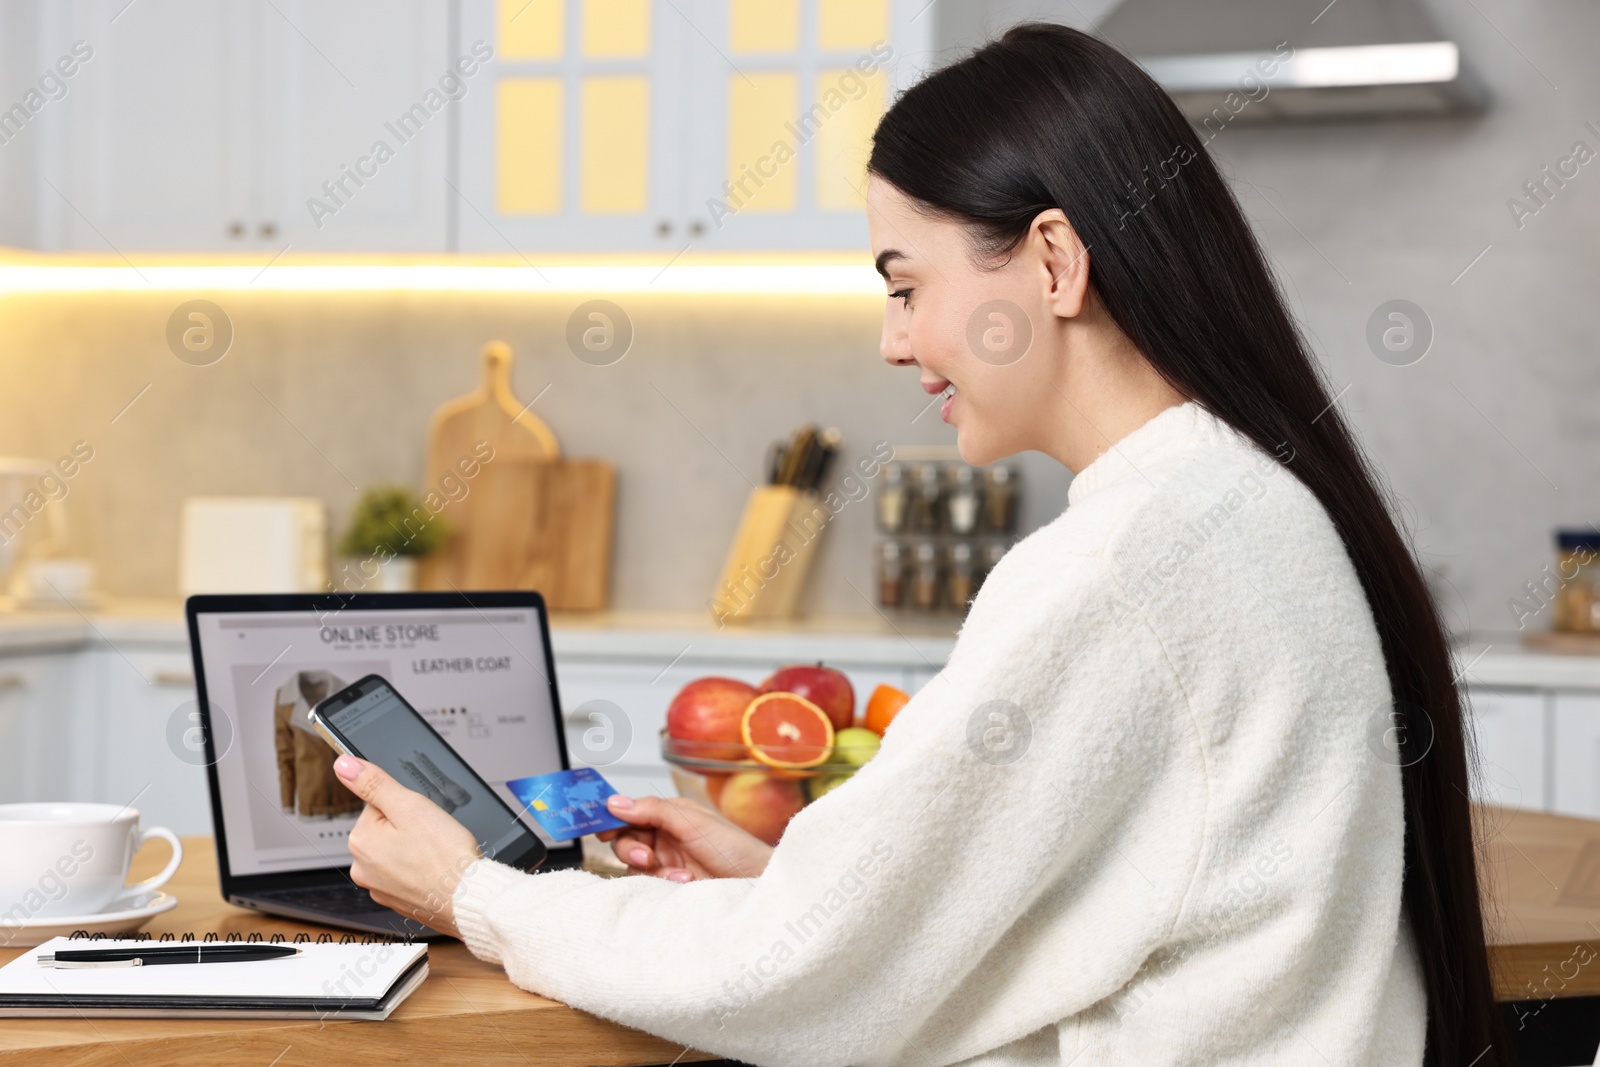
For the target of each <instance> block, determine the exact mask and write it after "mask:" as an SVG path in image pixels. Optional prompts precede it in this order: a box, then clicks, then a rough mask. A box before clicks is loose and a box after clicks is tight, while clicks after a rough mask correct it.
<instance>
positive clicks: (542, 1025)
mask: <svg viewBox="0 0 1600 1067" xmlns="http://www.w3.org/2000/svg"><path fill="white" fill-rule="evenodd" d="M1477 814H1478V820H1477V822H1478V833H1479V838H1480V847H1481V853H1482V856H1483V867H1482V870H1483V877H1484V882H1485V892H1486V895H1487V896H1488V898H1489V899H1488V905H1487V907H1488V911H1489V940H1490V957H1491V962H1492V964H1493V966H1494V968H1495V991H1496V994H1497V995H1498V996H1499V998H1500V999H1501V1000H1546V999H1553V998H1555V997H1571V996H1593V995H1600V822H1594V821H1591V820H1588V819H1571V818H1566V817H1563V816H1559V815H1544V814H1541V813H1538V812H1531V811H1520V810H1516V809H1511V808H1490V807H1481V808H1479V809H1478V813H1477ZM184 853H185V854H184V862H183V866H182V867H181V868H180V869H179V871H178V873H177V875H176V877H174V878H173V879H172V882H171V883H169V886H168V888H169V889H170V890H171V891H172V893H173V894H174V895H176V896H177V897H178V899H179V901H180V903H179V905H178V906H177V907H176V908H174V909H173V910H172V911H170V912H167V913H166V914H165V915H161V916H158V917H157V918H156V919H154V920H152V921H151V922H150V924H149V926H148V927H147V929H148V930H149V931H150V932H151V933H153V934H158V935H159V934H162V933H169V932H170V933H173V934H177V935H179V936H182V935H183V934H184V933H186V932H193V933H195V934H197V935H199V934H203V933H204V932H206V931H210V930H215V931H217V932H218V933H219V934H222V935H226V934H227V933H229V932H235V931H237V932H239V933H242V934H247V933H250V932H251V931H260V932H261V933H262V934H264V935H266V936H271V935H272V934H273V933H282V934H284V935H285V936H286V937H292V936H293V935H294V934H296V933H298V932H300V931H302V930H303V931H306V932H308V933H312V934H316V933H319V932H321V931H322V930H323V929H325V928H323V927H318V926H315V925H311V924H305V923H296V922H291V921H289V920H285V919H275V918H272V917H269V916H265V915H261V914H258V913H257V912H253V911H247V910H245V909H243V908H236V907H233V906H232V905H229V904H225V903H223V901H222V898H221V897H220V895H219V894H218V889H217V874H216V855H215V852H214V851H213V848H212V843H211V839H210V838H208V837H190V838H185V839H184ZM164 859H165V853H164V850H162V849H161V848H160V847H159V846H157V847H153V848H150V849H146V850H145V852H144V853H143V854H141V856H140V857H139V859H138V860H137V861H136V862H135V865H134V866H135V871H134V874H135V875H136V876H141V877H142V876H143V875H144V874H151V873H154V871H155V869H156V868H157V867H158V866H159V864H160V862H161V861H163V860H164ZM141 872H143V873H141ZM23 951H26V950H20V949H8V950H0V963H4V962H8V961H9V960H11V959H12V958H13V957H15V956H17V955H20V953H21V952H23ZM428 957H429V958H428V965H429V969H430V974H429V976H428V980H427V981H426V982H425V983H424V984H423V986H422V988H421V989H419V990H417V992H415V993H413V994H412V995H411V997H410V998H409V999H408V1000H407V1001H406V1002H405V1003H404V1004H402V1005H401V1006H400V1007H399V1008H398V1009H397V1010H396V1011H395V1013H394V1015H393V1016H391V1017H390V1018H389V1020H388V1021H387V1022H382V1023H363V1022H332V1023H321V1022H317V1021H315V1020H312V1021H307V1022H299V1021H296V1020H281V1019H226V1020H222V1019H93V1020H88V1019H84V1020H78V1019H7V1020H4V1021H0V1067H3V1065H6V1064H11V1063H19V1064H20V1063H26V1064H28V1065H29V1067H51V1065H55V1064H73V1065H75V1067H100V1065H106V1067H127V1065H128V1064H129V1063H134V1064H146V1063H161V1064H171V1065H174V1067H183V1065H188V1064H211V1063H218V1062H230V1063H231V1062H241V1063H259V1064H261V1065H262V1067H267V1065H269V1064H271V1065H274V1067H295V1065H297V1064H325V1063H329V1062H338V1060H339V1059H346V1060H347V1062H352V1063H356V1062H360V1063H388V1064H405V1063H452V1062H457V1061H459V1060H461V1059H462V1058H463V1057H470V1058H471V1060H472V1062H474V1063H476V1064H484V1065H500V1064H505V1065H508V1067H509V1065H515V1067H528V1065H529V1064H533V1063H537V1064H539V1065H540V1067H544V1065H550V1067H563V1065H567V1064H572V1065H579V1064H585V1065H587V1064H593V1065H611V1064H616V1065H645V1064H670V1063H693V1062H698V1061H701V1060H707V1059H711V1058H712V1057H710V1056H708V1055H706V1054H704V1053H701V1052H696V1051H690V1050H685V1049H684V1048H683V1046H681V1045H675V1044H672V1043H671V1042H668V1041H663V1040H660V1039H658V1038H655V1037H651V1036H650V1035H648V1034H644V1033H641V1032H639V1031H637V1030H629V1029H627V1028H625V1027H621V1026H617V1025H616V1024H614V1023H610V1022H607V1021H605V1020H603V1019H599V1018H596V1017H595V1016H593V1015H589V1014H588V1013H586V1012H581V1011H578V1010H577V1009H575V1008H570V1007H567V1006H566V1005H565V1004H560V1003H557V1002H556V1001H553V1000H546V999H545V998H543V997H539V996H535V995H533V994H532V993H525V992H523V991H522V990H520V989H518V988H516V987H515V986H513V985H512V984H511V983H510V982H509V981H507V979H506V977H505V974H504V973H503V972H502V971H501V970H500V968H499V967H493V966H490V965H489V964H486V963H483V962H481V961H480V960H478V959H477V958H475V957H474V956H473V955H472V954H471V953H469V952H468V951H467V950H466V947H465V946H463V945H462V944H460V943H459V942H456V941H446V942H443V943H438V944H434V945H432V946H430V948H429V949H428Z"/></svg>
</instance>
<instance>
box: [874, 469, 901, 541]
mask: <svg viewBox="0 0 1600 1067" xmlns="http://www.w3.org/2000/svg"><path fill="white" fill-rule="evenodd" d="M906 503H907V488H906V468H905V464H903V463H885V464H884V465H883V484H882V485H880V486H879V487H878V529H880V530H882V531H883V532H884V533H887V534H897V533H899V532H900V531H902V530H904V529H905V528H906Z"/></svg>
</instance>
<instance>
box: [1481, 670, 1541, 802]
mask: <svg viewBox="0 0 1600 1067" xmlns="http://www.w3.org/2000/svg"><path fill="white" fill-rule="evenodd" d="M1548 703H1549V698H1548V697H1547V696H1546V694H1544V693H1540V692H1533V691H1524V692H1516V691H1501V690H1494V689H1487V688H1473V689H1470V690H1468V692H1467V707H1468V709H1469V718H1468V721H1469V722H1470V723H1471V725H1472V729H1473V732H1474V734H1475V736H1476V741H1477V752H1478V767H1477V775H1476V776H1475V777H1474V779H1473V782H1472V799H1474V800H1478V801H1483V802H1485V803H1489V804H1499V805H1502V806H1504V807H1508V808H1532V809H1534V810H1538V811H1548V810H1549V809H1550V804H1551V799H1552V798H1551V795H1550V784H1551V783H1550V781H1549V777H1548V774H1547V767H1546V762H1547V760H1548V758H1549V757H1548V754H1549V748H1550V738H1549V723H1548V719H1549V710H1548Z"/></svg>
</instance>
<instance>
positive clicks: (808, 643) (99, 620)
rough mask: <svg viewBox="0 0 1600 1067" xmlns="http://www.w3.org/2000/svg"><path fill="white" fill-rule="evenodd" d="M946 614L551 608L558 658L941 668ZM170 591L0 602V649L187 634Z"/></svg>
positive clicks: (61, 647) (949, 631)
mask: <svg viewBox="0 0 1600 1067" xmlns="http://www.w3.org/2000/svg"><path fill="white" fill-rule="evenodd" d="M956 626H957V623H956V621H955V620H953V619H940V620H917V619H894V620H890V619H888V618H886V617H884V616H879V615H863V616H842V617H816V618H806V619H794V620H788V621H786V622H781V623H774V622H763V623H749V624H741V625H738V626H725V627H722V628H720V629H719V628H718V627H717V626H716V624H715V623H714V622H713V621H712V619H711V617H710V615H709V613H706V612H639V611H604V612H594V613H585V614H576V613H573V614H555V615H552V616H551V641H552V643H553V645H554V647H555V653H556V656H557V657H558V658H570V659H599V658H610V657H617V656H627V657H638V658H644V659H668V660H671V659H676V658H678V657H680V656H683V655H686V654H690V655H691V656H692V658H699V657H700V656H715V657H717V658H721V659H736V660H742V659H749V660H756V661H762V662H770V661H772V660H775V659H783V658H785V657H788V656H791V655H793V654H794V648H795V644H796V642H797V641H800V642H803V644H804V646H805V652H806V655H808V656H813V657H815V658H817V659H821V660H826V661H829V662H836V663H841V664H852V665H857V666H874V665H884V666H903V665H905V664H907V663H911V664H914V665H925V666H927V667H929V668H931V669H935V670H936V669H938V668H939V667H941V666H942V665H943V664H944V662H945V660H946V659H947V658H948V657H949V655H950V650H951V649H952V648H953V647H954V646H955V630H956ZM187 641H188V630H187V628H186V625H185V623H184V617H183V605H182V603H181V602H180V601H177V600H114V601H108V602H107V603H106V604H104V605H102V606H101V607H98V608H94V609H90V610H85V611H74V610H71V609H66V610H53V611H19V610H15V609H11V610H6V609H5V607H4V606H3V605H0V653H8V652H48V651H67V650H71V649H74V648H78V647H81V646H83V645H87V644H105V645H113V646H121V645H139V644H166V645H171V644H185V643H187Z"/></svg>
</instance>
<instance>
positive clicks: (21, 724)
mask: <svg viewBox="0 0 1600 1067" xmlns="http://www.w3.org/2000/svg"><path fill="white" fill-rule="evenodd" d="M73 666H74V657H73V656H72V655H71V654H70V653H69V652H36V653H30V654H20V655H6V656H0V803H16V802H21V801H33V800H69V799H81V798H82V797H83V795H84V794H83V793H81V792H79V791H78V790H79V788H80V787H81V786H82V785H85V784H87V779H88V777H89V776H88V773H87V772H86V771H85V770H84V769H83V767H82V766H81V758H82V754H83V753H82V749H81V747H80V745H81V740H80V739H81V738H82V737H83V736H84V735H85V734H84V731H83V730H82V729H81V726H82V723H81V712H82V705H81V702H80V693H79V690H78V678H77V675H76V672H75V671H74V670H73Z"/></svg>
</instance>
